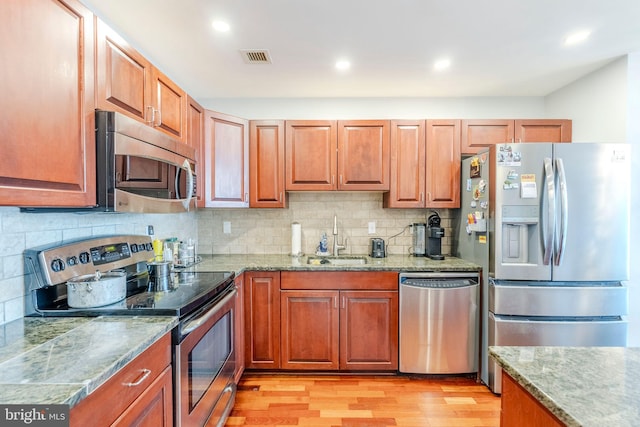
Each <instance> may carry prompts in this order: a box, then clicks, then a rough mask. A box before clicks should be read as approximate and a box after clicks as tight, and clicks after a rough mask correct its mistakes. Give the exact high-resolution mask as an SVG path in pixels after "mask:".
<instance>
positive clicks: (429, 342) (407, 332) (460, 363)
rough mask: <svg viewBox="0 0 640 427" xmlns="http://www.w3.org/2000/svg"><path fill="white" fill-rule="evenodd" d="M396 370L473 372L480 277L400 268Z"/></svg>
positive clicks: (443, 372) (441, 372) (474, 366)
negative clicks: (397, 368) (398, 355)
mask: <svg viewBox="0 0 640 427" xmlns="http://www.w3.org/2000/svg"><path fill="white" fill-rule="evenodd" d="M399 281H400V283H399V286H400V349H399V351H400V372H406V373H416V374H463V373H471V372H477V371H478V359H479V352H478V331H479V325H478V322H479V309H478V297H479V289H480V287H479V276H478V273H468V272H422V273H418V272H410V273H409V272H406V273H405V272H401V273H400V275H399Z"/></svg>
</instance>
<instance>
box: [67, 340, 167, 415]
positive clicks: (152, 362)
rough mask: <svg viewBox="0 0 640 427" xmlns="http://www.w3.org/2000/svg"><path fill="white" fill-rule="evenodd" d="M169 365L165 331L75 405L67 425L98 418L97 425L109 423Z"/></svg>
mask: <svg viewBox="0 0 640 427" xmlns="http://www.w3.org/2000/svg"><path fill="white" fill-rule="evenodd" d="M170 364H171V334H169V333H167V334H165V335H164V336H163V337H162V338H160V339H159V340H158V341H156V342H155V343H154V344H153V345H152V346H151V347H149V348H148V349H147V350H145V351H144V352H143V353H142V354H140V355H139V356H138V357H136V358H135V359H133V360H132V361H131V362H129V363H128V364H127V365H125V366H124V367H123V368H122V369H121V370H120V371H118V372H117V373H116V374H115V375H114V376H112V377H111V378H110V379H109V380H107V382H105V383H104V384H102V385H101V386H100V387H99V388H98V389H96V390H95V391H94V392H93V393H91V394H90V395H89V396H87V397H86V398H85V399H84V400H82V401H81V402H80V403H79V404H78V405H77V406H75V407H74V408H73V409H72V410H71V413H70V422H71V425H72V426H88V425H91V426H97V425H98V424H96V422H97V421H98V420H99V421H100V425H110V424H111V423H113V422H114V421H115V420H116V418H118V417H119V416H120V414H122V413H123V412H124V411H125V409H127V407H129V405H131V403H132V402H133V401H134V400H135V399H137V398H138V396H140V395H141V394H142V392H144V391H145V390H146V389H147V387H149V385H151V383H152V382H153V381H154V380H155V379H156V378H157V377H158V376H159V375H160V374H161V373H162V372H163V371H164V369H165V368H166V367H167V366H169V365H170ZM147 371H150V372H149V373H148V374H147ZM145 375H146V376H145ZM138 382H139V384H137V383H138ZM134 384H137V385H134Z"/></svg>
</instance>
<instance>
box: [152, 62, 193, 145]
mask: <svg viewBox="0 0 640 427" xmlns="http://www.w3.org/2000/svg"><path fill="white" fill-rule="evenodd" d="M151 105H153V108H154V111H153V117H152V123H153V126H154V127H156V128H157V129H160V130H161V131H163V132H164V133H166V134H167V135H169V136H172V137H174V138H176V139H177V140H179V141H182V142H186V141H187V138H186V129H187V120H186V113H187V94H186V93H185V91H183V90H182V89H180V87H179V86H178V85H176V84H175V83H174V82H172V81H171V80H170V79H169V78H168V77H167V76H165V75H164V74H163V73H162V72H161V71H160V70H158V69H157V68H155V67H151Z"/></svg>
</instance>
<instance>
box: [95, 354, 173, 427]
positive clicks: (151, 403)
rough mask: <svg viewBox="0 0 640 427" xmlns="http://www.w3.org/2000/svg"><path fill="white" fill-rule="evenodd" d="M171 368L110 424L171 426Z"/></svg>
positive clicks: (123, 425)
mask: <svg viewBox="0 0 640 427" xmlns="http://www.w3.org/2000/svg"><path fill="white" fill-rule="evenodd" d="M171 378H172V370H171V366H169V367H168V368H166V369H165V370H164V372H162V374H160V376H159V377H158V378H156V380H155V381H154V382H153V383H152V384H151V385H150V386H149V387H148V388H147V389H146V390H145V391H144V392H143V393H142V395H140V397H138V398H137V399H136V400H135V401H134V402H133V403H132V404H131V406H129V407H128V408H127V409H126V410H125V411H124V413H123V414H122V415H121V416H120V417H118V419H117V420H116V421H115V422H114V423H113V424H112V426H122V427H129V426H139V427H145V426H148V427H172V426H173V399H172V396H173V393H172V385H171V384H172V382H171ZM93 425H96V424H93Z"/></svg>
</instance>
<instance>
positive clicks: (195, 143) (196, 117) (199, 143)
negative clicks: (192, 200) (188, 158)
mask: <svg viewBox="0 0 640 427" xmlns="http://www.w3.org/2000/svg"><path fill="white" fill-rule="evenodd" d="M204 117H205V116H204V108H202V106H201V105H200V104H198V102H197V101H196V100H195V99H193V98H191V97H190V96H188V97H187V134H186V142H187V145H188V146H189V147H191V148H193V149H194V150H196V165H197V166H196V167H197V168H198V169H197V171H196V176H197V177H198V178H199V179H201V180H203V181H202V182H196V200H197V203H196V205H197V206H198V207H204V189H203V183H204V179H205V173H204V161H203V159H202V154H203V153H204V148H205V147H204V120H205V118H204Z"/></svg>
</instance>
